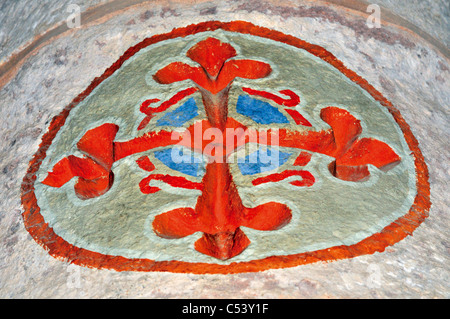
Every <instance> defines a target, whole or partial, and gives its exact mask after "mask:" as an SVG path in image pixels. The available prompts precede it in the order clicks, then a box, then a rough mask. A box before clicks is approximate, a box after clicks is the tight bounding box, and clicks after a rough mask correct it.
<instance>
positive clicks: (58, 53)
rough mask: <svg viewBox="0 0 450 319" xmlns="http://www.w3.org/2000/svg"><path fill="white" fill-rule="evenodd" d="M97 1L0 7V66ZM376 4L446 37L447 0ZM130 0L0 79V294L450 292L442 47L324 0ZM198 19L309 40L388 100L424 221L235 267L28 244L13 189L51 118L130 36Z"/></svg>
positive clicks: (446, 70) (449, 77) (448, 70)
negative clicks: (380, 245) (121, 258)
mask: <svg viewBox="0 0 450 319" xmlns="http://www.w3.org/2000/svg"><path fill="white" fill-rule="evenodd" d="M104 2H105V1H98V0H91V1H88V0H86V1H81V0H80V1H77V0H75V1H50V0H47V1H39V2H33V1H14V2H4V3H3V4H2V5H1V6H0V21H2V23H0V45H1V48H2V50H1V55H0V63H4V62H5V61H7V60H8V57H10V56H11V54H13V53H14V52H18V51H20V49H21V48H23V47H24V46H26V44H27V43H29V42H30V41H31V40H32V39H33V38H34V37H35V36H38V35H39V34H42V33H43V32H45V31H46V30H49V28H50V26H53V25H56V24H58V23H60V22H61V21H63V22H64V21H65V19H66V18H67V15H68V13H67V6H68V4H70V3H77V4H78V5H79V6H80V7H81V9H82V12H84V11H85V10H87V8H89V7H91V6H95V5H99V4H104ZM374 2H375V3H379V4H380V5H382V6H385V7H386V8H387V9H389V10H392V11H393V12H394V11H396V12H395V13H396V14H397V15H399V16H402V17H403V18H404V19H407V20H409V21H411V22H412V23H415V25H416V26H418V27H420V28H422V29H423V30H425V31H426V32H427V33H429V34H430V35H432V36H433V37H435V38H436V39H438V40H439V41H442V43H444V46H448V23H449V17H448V3H447V2H446V1H445V0H442V1H395V4H394V1H388V0H384V1H374ZM136 3H137V4H136V5H134V6H130V7H127V8H125V9H122V10H120V11H117V12H115V13H110V14H108V15H105V16H103V17H101V18H99V19H97V20H94V21H91V22H89V23H85V24H83V23H82V24H81V27H80V28H75V29H69V30H67V31H65V32H63V33H62V34H60V35H58V36H57V37H54V38H52V39H51V40H49V41H47V42H46V43H44V44H43V45H41V46H40V47H39V48H37V49H36V50H34V51H33V54H30V55H28V56H27V57H26V59H24V60H23V61H22V62H21V64H20V67H19V68H18V70H17V73H16V74H14V76H13V77H12V78H11V79H10V80H8V81H7V82H6V83H4V86H3V87H0V103H1V108H0V118H1V120H0V132H1V135H0V150H1V151H0V193H1V194H2V197H1V199H0V297H2V298H449V297H450V284H449V283H450V278H449V264H450V242H449V237H448V233H449V219H448V212H449V204H450V203H449V196H448V193H449V189H448V182H449V174H450V166H449V146H448V141H449V139H450V129H449V128H450V125H449V118H450V114H449V105H450V91H449V87H450V83H449V81H450V63H449V58H448V56H447V57H446V56H445V54H443V53H442V52H440V51H438V50H437V49H436V48H435V47H433V46H431V45H430V44H429V43H428V42H427V41H425V40H423V39H421V38H420V37H418V36H415V35H414V34H412V33H411V32H407V31H405V30H403V29H401V28H396V27H395V26H392V25H385V24H382V27H381V28H380V29H369V28H368V27H367V25H366V18H367V14H366V15H364V14H361V13H360V12H359V13H356V12H354V11H352V10H347V9H345V8H343V7H342V6H338V5H334V4H332V3H325V2H323V3H322V2H312V1H300V0H298V1H289V2H283V1H270V0H266V1H260V2H258V3H257V2H255V1H243V0H236V1H152V2H139V1H136ZM401 8H405V10H402V9H401ZM38 12H42V13H43V14H38ZM27 17H28V19H27ZM381 18H383V17H381ZM208 20H220V21H233V20H245V21H248V22H251V23H253V24H256V25H259V26H264V27H267V28H270V29H275V30H278V31H281V32H283V33H286V34H290V35H293V36H295V37H298V38H301V39H303V40H305V41H307V42H310V43H314V44H317V45H320V46H322V47H324V48H325V49H327V50H328V51H330V52H331V53H333V54H334V55H335V56H336V57H337V58H338V59H339V60H341V61H342V62H344V64H345V65H346V66H347V67H348V68H349V69H351V70H353V71H355V72H356V73H357V74H359V75H360V76H362V77H363V78H365V79H366V80H367V81H368V82H369V83H370V84H372V85H373V86H374V87H375V88H376V89H377V90H379V91H380V92H381V93H382V94H383V95H384V96H385V97H386V98H387V99H388V100H390V101H391V102H392V103H393V105H394V106H395V107H396V108H397V109H398V110H399V111H400V112H401V114H402V115H403V117H404V118H405V120H406V122H407V123H408V124H409V125H410V126H411V130H412V132H413V134H414V135H415V136H416V138H417V139H418V141H419V145H420V148H421V150H422V152H423V154H424V157H425V160H426V163H427V165H428V168H429V172H430V179H429V180H430V183H431V201H432V207H431V210H430V216H429V217H428V218H427V219H426V220H425V222H423V223H422V224H421V225H420V226H419V228H418V229H417V230H416V231H415V232H414V233H413V236H408V237H407V238H405V239H404V240H403V241H401V242H399V243H397V244H395V245H394V246H391V247H389V248H387V249H386V250H385V251H384V252H383V253H376V254H373V255H366V256H360V257H357V258H353V259H347V260H342V261H335V262H330V263H315V264H309V265H304V266H299V267H294V268H288V269H278V270H268V271H264V272H260V273H242V274H237V275H194V274H174V273H164V272H150V273H136V272H115V271H109V270H97V269H90V268H84V267H79V266H75V265H70V264H68V263H65V262H64V261H60V260H56V259H54V258H52V257H51V256H49V255H48V254H47V253H46V252H45V250H44V249H42V248H41V247H40V246H39V245H37V244H36V243H35V241H34V240H33V239H32V238H31V236H30V235H29V234H28V232H27V231H26V230H25V228H24V225H23V221H22V217H21V213H22V208H21V201H20V186H21V182H22V179H23V177H24V175H25V174H26V171H27V168H28V163H29V161H30V160H31V158H32V156H33V154H34V153H35V152H36V151H37V149H38V146H39V144H40V139H41V137H42V135H43V134H44V133H45V131H46V129H47V127H48V125H49V123H50V120H51V119H52V118H53V117H54V116H55V115H57V114H59V112H60V111H61V110H62V109H63V108H64V107H65V106H66V105H67V104H69V103H70V101H72V99H73V98H74V97H76V96H77V95H78V94H79V93H80V92H82V91H83V90H84V89H85V88H86V87H87V86H88V85H89V84H90V83H91V81H92V80H93V79H94V78H95V77H97V76H99V75H101V74H102V73H103V72H104V70H105V69H106V68H108V67H109V66H110V65H111V64H112V63H114V62H115V61H116V60H117V59H118V58H119V57H120V56H121V55H122V54H123V53H124V52H125V50H127V49H128V48H129V47H131V46H132V45H134V44H136V43H139V42H140V41H142V40H143V39H145V38H147V37H150V36H152V35H155V34H160V33H165V32H169V31H171V30H172V29H173V28H175V27H183V26H186V25H189V24H192V23H199V22H203V21H208ZM412 20H414V21H412ZM0 65H1V64H0Z"/></svg>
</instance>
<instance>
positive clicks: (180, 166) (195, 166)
mask: <svg viewBox="0 0 450 319" xmlns="http://www.w3.org/2000/svg"><path fill="white" fill-rule="evenodd" d="M154 154H155V157H156V158H157V159H158V160H160V161H161V162H162V163H163V164H164V165H166V166H168V167H169V168H171V169H173V170H175V171H178V172H180V173H183V174H186V175H190V176H195V177H198V176H203V175H204V174H205V167H206V163H205V161H204V160H203V157H202V156H201V155H199V154H196V153H193V152H191V151H190V150H188V149H186V148H184V147H179V146H175V147H172V148H167V149H164V150H161V151H156V152H155V153H154Z"/></svg>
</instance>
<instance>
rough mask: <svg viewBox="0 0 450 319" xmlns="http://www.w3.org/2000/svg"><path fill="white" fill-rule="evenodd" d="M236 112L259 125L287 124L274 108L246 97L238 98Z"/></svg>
mask: <svg viewBox="0 0 450 319" xmlns="http://www.w3.org/2000/svg"><path fill="white" fill-rule="evenodd" d="M236 111H237V112H238V113H239V114H242V115H245V116H248V117H250V118H251V119H252V120H253V121H255V122H256V123H259V124H274V123H289V120H288V119H287V118H286V116H284V115H283V114H282V113H281V112H280V111H279V110H278V109H277V108H276V107H274V106H272V105H270V104H269V103H267V102H264V101H260V100H257V99H253V98H251V97H249V96H247V95H241V96H239V98H238V101H237V104H236Z"/></svg>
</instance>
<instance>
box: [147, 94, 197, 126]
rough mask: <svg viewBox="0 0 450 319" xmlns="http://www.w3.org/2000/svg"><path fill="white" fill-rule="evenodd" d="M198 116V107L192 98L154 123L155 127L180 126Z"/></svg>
mask: <svg viewBox="0 0 450 319" xmlns="http://www.w3.org/2000/svg"><path fill="white" fill-rule="evenodd" d="M196 116H198V107H197V104H196V103H195V99H194V98H190V99H189V100H187V101H186V102H185V103H183V105H181V106H180V107H178V108H177V109H175V110H173V111H171V112H167V113H166V114H165V115H164V116H163V117H162V118H160V119H159V120H158V121H157V122H156V126H165V125H167V126H177V127H178V126H182V125H183V124H184V123H186V122H187V121H189V120H191V119H193V118H194V117H196Z"/></svg>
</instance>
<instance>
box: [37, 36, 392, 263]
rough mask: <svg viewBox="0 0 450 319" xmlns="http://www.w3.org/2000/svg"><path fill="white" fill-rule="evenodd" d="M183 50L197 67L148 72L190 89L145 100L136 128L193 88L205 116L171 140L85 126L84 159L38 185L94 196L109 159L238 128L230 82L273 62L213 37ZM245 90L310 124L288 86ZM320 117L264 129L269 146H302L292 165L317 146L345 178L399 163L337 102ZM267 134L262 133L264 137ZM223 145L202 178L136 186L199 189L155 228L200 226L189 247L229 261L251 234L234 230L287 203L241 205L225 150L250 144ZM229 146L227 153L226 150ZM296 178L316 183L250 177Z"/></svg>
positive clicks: (286, 213)
mask: <svg viewBox="0 0 450 319" xmlns="http://www.w3.org/2000/svg"><path fill="white" fill-rule="evenodd" d="M187 56H188V57H189V58H191V59H192V60H193V61H195V62H197V63H198V64H199V65H200V66H191V65H188V64H185V63H181V62H174V63H171V64H169V65H167V66H166V67H164V68H162V69H161V70H159V71H158V72H156V74H155V75H154V79H155V81H157V82H159V83H161V84H170V83H174V82H177V81H183V80H188V79H189V80H191V81H192V82H194V83H195V85H196V87H193V88H189V89H186V90H183V91H180V92H178V93H177V94H175V95H174V96H173V97H172V98H171V99H169V100H168V101H165V102H162V103H161V104H160V106H159V107H157V108H151V107H150V104H152V103H158V102H160V101H159V100H158V99H153V100H147V101H145V102H144V103H143V104H142V105H141V107H140V110H141V112H143V113H144V114H146V118H145V119H144V120H143V121H142V122H141V124H140V125H139V127H138V129H142V128H144V127H145V126H146V125H147V124H148V123H149V121H150V120H151V119H152V117H153V116H154V114H155V113H157V112H162V111H164V110H166V109H168V108H169V107H170V106H172V105H174V104H175V103H177V102H178V101H180V100H182V99H183V98H185V97H186V96H188V95H190V94H193V93H194V92H196V91H199V92H200V94H201V96H202V100H203V104H204V108H205V112H206V115H207V119H206V120H203V121H199V122H196V123H194V124H193V125H191V126H190V127H189V128H187V129H186V130H185V132H184V133H181V134H180V138H179V139H173V138H172V136H171V132H168V131H159V132H148V133H146V134H144V135H143V136H140V137H137V138H134V139H132V140H130V141H125V142H114V141H113V140H114V138H115V134H116V133H117V131H118V127H117V126H116V125H114V124H104V125H102V126H100V127H98V128H95V129H93V130H90V131H88V132H87V133H86V134H85V135H84V136H83V138H82V139H81V140H80V142H79V143H78V144H77V146H78V148H79V150H81V151H82V152H84V153H85V154H86V156H87V157H86V158H77V157H74V156H69V157H67V158H64V159H63V160H61V161H60V162H58V163H57V164H56V165H55V166H54V168H53V171H52V172H50V173H49V174H48V176H47V178H46V179H45V180H44V181H43V183H44V184H46V185H49V186H53V187H60V186H62V185H63V184H65V183H66V182H68V181H69V180H70V179H71V178H73V177H78V181H77V184H76V186H75V192H76V194H77V195H78V196H79V197H80V198H82V199H88V198H92V197H96V196H100V195H102V194H104V193H105V192H106V191H108V190H109V188H110V187H111V184H112V182H113V174H112V172H111V166H112V163H113V162H115V161H118V160H120V159H122V158H124V157H126V156H130V155H132V154H136V153H140V152H144V151H148V150H151V149H153V148H156V147H163V146H170V145H174V144H178V143H179V142H180V141H181V140H183V136H184V135H185V134H191V133H193V132H194V131H195V130H196V127H198V125H201V129H202V130H203V131H204V130H206V129H208V128H211V127H214V128H218V129H219V130H221V131H222V132H225V130H226V129H227V128H243V129H246V128H247V127H245V126H244V125H243V124H241V123H239V122H237V121H236V120H234V119H232V118H229V117H228V92H229V87H230V85H231V84H232V82H233V80H234V79H235V78H236V77H241V78H246V79H258V78H263V77H266V76H268V75H269V74H270V72H271V67H270V65H269V64H267V63H265V62H260V61H255V60H244V59H242V60H239V59H232V58H234V57H235V56H236V51H235V50H234V48H233V47H232V46H231V45H230V44H227V43H222V42H220V41H219V40H217V39H215V38H208V39H206V40H203V41H201V42H199V43H197V44H196V45H195V46H193V47H192V48H191V49H190V50H189V51H188V52H187ZM243 90H244V92H246V93H248V94H251V95H259V96H262V97H264V98H267V99H270V100H272V101H274V102H275V103H277V104H279V105H281V106H284V107H286V111H288V110H290V111H291V112H288V113H289V114H290V115H291V116H292V117H293V119H294V121H295V122H296V123H297V124H301V125H304V126H311V124H310V123H309V122H308V121H307V120H306V119H305V118H304V117H303V116H302V115H301V114H300V113H299V112H298V111H296V110H294V109H290V108H292V107H293V106H296V105H298V104H299V103H300V98H299V97H298V96H297V95H296V94H295V93H294V92H292V91H290V90H282V91H280V92H279V93H280V94H283V95H286V96H288V98H287V99H286V98H280V97H279V96H277V95H275V94H272V93H268V92H264V91H257V90H253V89H250V88H244V89H243ZM320 116H321V118H322V120H323V121H325V122H326V123H328V124H329V126H330V127H331V128H330V129H328V130H322V131H314V130H310V131H296V130H291V129H287V128H282V129H278V130H269V135H270V134H271V135H272V136H274V135H275V136H276V137H277V139H275V140H278V144H277V145H274V146H282V147H292V148H299V149H302V150H304V151H302V153H300V155H299V156H298V157H297V159H296V161H295V163H294V167H295V166H305V165H306V164H307V163H308V162H309V160H310V158H311V153H314V152H317V153H322V154H325V155H329V156H332V157H334V158H335V161H334V162H333V163H332V164H330V172H331V173H332V174H333V175H334V176H335V177H337V178H340V179H343V180H348V181H360V180H364V179H365V178H368V176H369V170H368V168H367V165H369V164H370V165H374V166H376V167H378V168H380V169H389V168H390V167H392V165H394V164H395V163H398V162H399V161H400V157H399V156H398V155H397V154H396V153H395V152H394V151H393V150H392V149H391V148H390V147H389V146H388V145H387V144H386V143H384V142H381V141H378V140H375V139H371V138H359V135H360V134H361V132H362V129H361V125H360V121H359V120H357V119H356V118H355V117H354V116H352V115H351V114H350V113H349V112H348V111H346V110H343V109H340V108H337V107H326V108H324V109H322V111H321V114H320ZM255 134H256V135H257V136H256V137H257V139H258V142H259V143H261V144H269V141H268V140H267V139H264V136H263V134H262V132H260V131H258V130H256V131H255ZM266 136H267V135H266ZM215 142H217V143H218V144H219V145H220V144H221V145H222V148H223V153H222V154H223V158H222V161H212V162H209V163H208V164H207V166H206V173H205V175H204V176H203V179H202V181H201V183H198V182H192V181H189V180H188V179H186V178H184V177H177V176H170V175H164V174H151V175H149V176H148V177H147V178H145V179H143V180H142V181H141V183H140V185H139V186H140V189H141V191H142V192H143V193H145V194H151V193H155V192H158V191H160V188H158V187H153V186H150V185H149V182H150V181H152V180H159V181H163V182H165V183H166V184H168V185H170V186H174V187H181V188H188V189H197V190H200V191H201V195H200V196H199V197H198V199H197V203H196V205H195V207H194V208H190V207H185V208H177V209H174V210H171V211H168V212H164V213H162V214H160V215H158V216H156V217H155V219H154V221H153V229H154V231H155V233H156V234H157V235H159V236H161V237H163V238H181V237H185V236H188V235H191V234H193V233H195V232H203V237H201V238H200V239H199V240H198V241H197V242H196V243H195V248H196V249H197V250H198V251H199V252H201V253H204V254H207V255H210V256H213V257H216V258H219V259H229V258H232V257H234V256H236V255H238V254H240V253H241V252H242V251H243V250H244V249H245V248H246V247H247V246H248V245H249V244H250V240H249V239H248V238H247V236H246V235H245V234H244V233H243V231H242V230H241V229H240V227H241V226H244V227H249V228H252V229H256V230H261V231H272V230H277V229H279V228H281V227H283V226H284V225H286V224H287V223H289V221H290V220H291V217H292V213H291V209H290V208H289V207H288V206H287V205H285V204H283V203H278V202H268V203H265V204H262V205H259V206H257V207H254V208H249V207H245V206H244V204H243V203H242V200H241V197H240V195H239V192H238V190H237V187H236V185H235V183H234V181H233V176H232V174H231V172H230V168H229V165H228V163H226V156H227V155H228V154H229V153H230V152H232V151H234V150H236V149H237V147H239V146H242V145H244V144H245V143H248V140H246V139H244V140H239V139H238V141H236V142H235V143H234V147H233V149H232V150H229V149H227V148H226V147H225V145H226V143H225V141H222V142H221V141H215ZM208 143H209V140H205V139H204V140H203V141H202V144H201V145H196V144H195V143H192V144H191V143H189V144H188V145H185V146H186V147H189V148H191V149H192V150H193V151H197V152H203V151H204V149H205V147H206V145H207V144H208ZM227 152H228V153H227ZM137 164H138V165H139V166H140V167H141V168H142V169H143V170H146V171H149V172H151V171H153V170H154V169H155V166H154V165H153V163H151V161H150V160H149V158H148V157H141V158H139V159H138V161H137ZM292 176H295V177H298V178H301V179H299V180H293V181H291V182H290V184H291V185H294V186H298V187H308V186H311V185H313V184H314V181H315V178H314V176H313V175H312V174H311V173H310V172H308V171H306V170H297V169H291V170H285V171H283V172H281V173H276V174H271V175H268V176H264V177H261V178H257V179H255V180H254V181H253V185H255V186H256V185H260V184H263V183H269V182H281V181H283V180H284V179H286V178H288V177H292Z"/></svg>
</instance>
